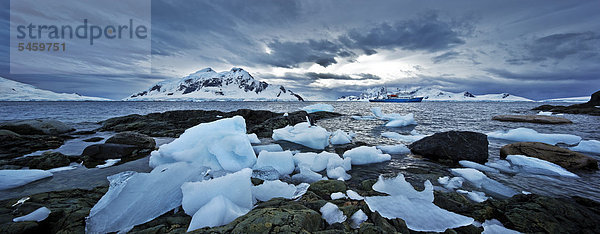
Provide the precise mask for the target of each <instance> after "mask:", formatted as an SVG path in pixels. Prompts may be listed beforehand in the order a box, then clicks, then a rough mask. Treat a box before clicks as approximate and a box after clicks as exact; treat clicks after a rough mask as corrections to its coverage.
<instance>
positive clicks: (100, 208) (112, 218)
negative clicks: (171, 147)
mask: <svg viewBox="0 0 600 234" xmlns="http://www.w3.org/2000/svg"><path fill="white" fill-rule="evenodd" d="M207 171H208V168H198V167H194V166H192V165H190V164H189V163H186V162H178V163H172V164H165V165H160V166H157V167H156V168H154V170H152V171H151V172H150V173H137V172H132V171H128V172H122V173H119V174H116V175H112V176H109V177H108V180H109V181H110V187H109V189H108V192H106V194H104V196H102V198H101V199H100V200H99V201H98V203H96V205H94V207H92V209H91V210H90V214H89V216H88V217H87V219H86V232H88V233H107V232H118V231H127V230H129V229H131V228H132V227H133V226H135V225H139V224H142V223H146V222H148V221H150V220H153V219H155V218H156V217H158V216H160V215H162V214H164V213H166V212H168V211H170V210H172V209H175V208H176V207H178V206H180V205H181V201H182V192H181V188H180V187H181V185H182V184H183V183H184V182H187V181H192V180H200V179H202V178H203V176H204V174H206V172H207Z"/></svg>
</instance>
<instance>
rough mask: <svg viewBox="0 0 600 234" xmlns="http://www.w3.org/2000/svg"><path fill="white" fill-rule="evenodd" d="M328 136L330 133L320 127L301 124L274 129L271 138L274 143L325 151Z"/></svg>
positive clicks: (305, 123) (306, 123)
mask: <svg viewBox="0 0 600 234" xmlns="http://www.w3.org/2000/svg"><path fill="white" fill-rule="evenodd" d="M329 135H330V133H329V132H327V130H325V129H324V128H322V127H319V126H310V123H308V122H301V123H298V124H296V125H294V126H286V127H284V128H280V129H274V130H273V136H272V138H273V140H275V141H280V140H284V141H289V142H293V143H296V144H300V145H304V146H306V147H309V148H312V149H325V147H327V146H328V145H329Z"/></svg>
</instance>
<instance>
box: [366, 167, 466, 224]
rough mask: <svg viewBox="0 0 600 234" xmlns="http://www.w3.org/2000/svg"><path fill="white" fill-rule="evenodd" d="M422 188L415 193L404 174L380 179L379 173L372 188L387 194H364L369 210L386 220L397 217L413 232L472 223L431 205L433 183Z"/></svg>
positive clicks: (427, 182) (426, 182)
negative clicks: (371, 195)
mask: <svg viewBox="0 0 600 234" xmlns="http://www.w3.org/2000/svg"><path fill="white" fill-rule="evenodd" d="M424 186H425V190H423V191H421V192H418V191H416V190H415V189H414V187H413V186H412V185H410V184H409V183H408V182H406V180H405V179H404V175H402V174H398V176H397V177H395V178H391V179H384V178H383V176H379V180H378V181H377V183H375V184H374V185H373V189H374V190H375V191H378V192H383V193H387V194H389V195H391V196H374V197H366V198H365V200H366V202H367V205H368V206H369V209H371V211H373V212H375V211H377V212H379V214H381V216H383V217H385V218H387V219H396V218H401V219H403V220H404V221H405V222H406V226H407V227H408V228H409V229H411V230H415V231H424V232H443V231H445V230H446V229H448V228H456V227H462V226H466V225H469V224H471V223H473V221H474V220H473V219H472V218H469V217H466V216H462V215H459V214H456V213H453V212H449V211H447V210H444V209H441V208H439V207H438V206H436V205H435V204H433V185H432V184H431V182H429V181H425V183H424Z"/></svg>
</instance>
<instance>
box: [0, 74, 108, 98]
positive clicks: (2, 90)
mask: <svg viewBox="0 0 600 234" xmlns="http://www.w3.org/2000/svg"><path fill="white" fill-rule="evenodd" d="M0 101H110V99H106V98H98V97H87V96H81V95H79V94H76V93H55V92H52V91H49V90H43V89H38V88H36V87H34V86H33V85H29V84H24V83H21V82H17V81H14V80H9V79H6V78H3V77H0Z"/></svg>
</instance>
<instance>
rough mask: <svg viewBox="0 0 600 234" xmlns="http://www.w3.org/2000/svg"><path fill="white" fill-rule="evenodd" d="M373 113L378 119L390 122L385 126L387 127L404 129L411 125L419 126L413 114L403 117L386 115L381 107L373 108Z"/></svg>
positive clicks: (392, 114)
mask: <svg viewBox="0 0 600 234" xmlns="http://www.w3.org/2000/svg"><path fill="white" fill-rule="evenodd" d="M371 112H373V115H375V117H377V118H378V119H382V120H388V121H389V122H387V123H386V124H385V126H386V127H404V126H409V125H417V121H415V116H414V114H413V113H408V114H406V115H401V114H398V113H391V114H384V113H383V112H382V111H381V107H373V108H371Z"/></svg>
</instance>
